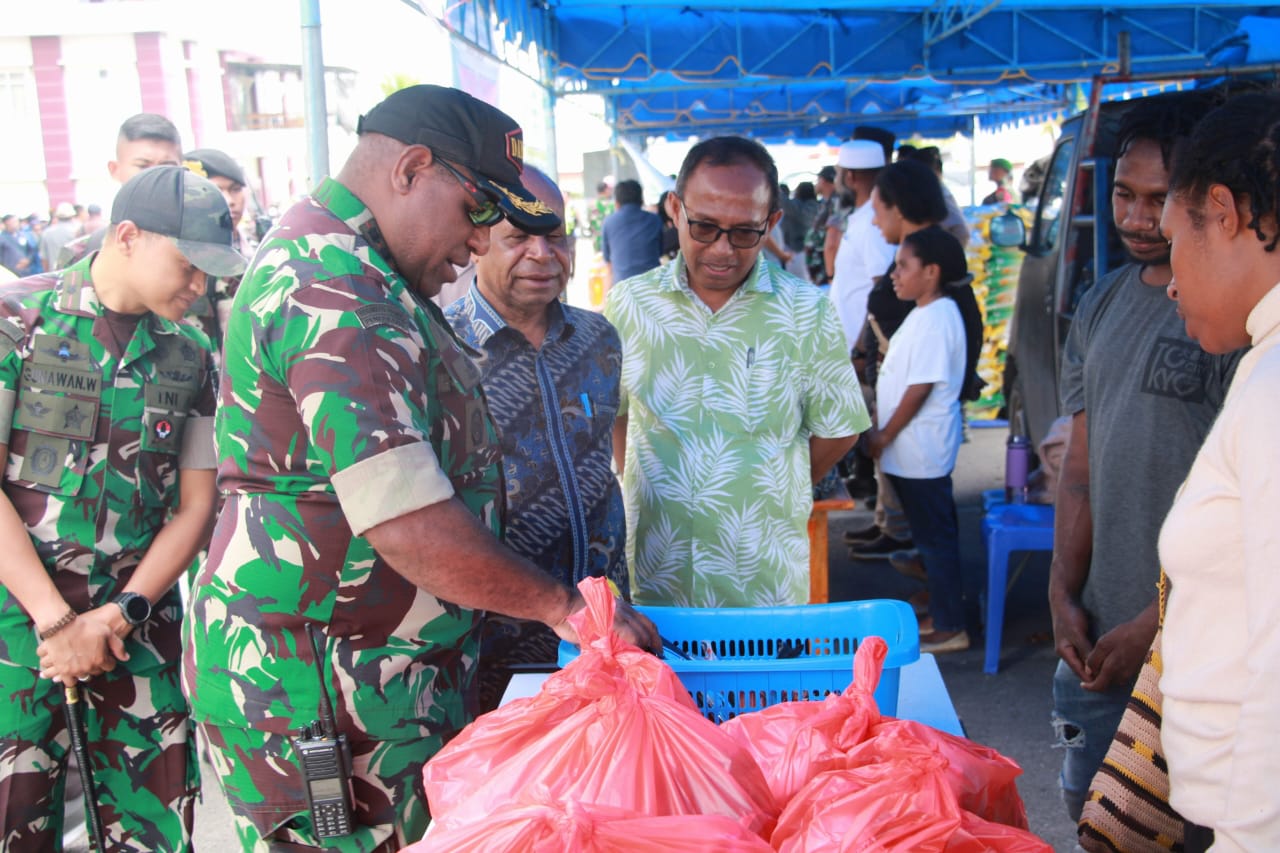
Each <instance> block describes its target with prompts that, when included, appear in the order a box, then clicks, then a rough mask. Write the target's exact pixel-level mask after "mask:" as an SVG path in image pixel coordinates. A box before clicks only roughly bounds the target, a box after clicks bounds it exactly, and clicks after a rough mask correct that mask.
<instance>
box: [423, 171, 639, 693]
mask: <svg viewBox="0 0 1280 853" xmlns="http://www.w3.org/2000/svg"><path fill="white" fill-rule="evenodd" d="M522 181H523V183H524V185H525V187H527V188H528V189H529V191H530V192H532V193H533V194H534V195H535V196H537V197H538V199H539V200H541V201H542V202H544V203H545V204H547V205H548V206H550V207H551V208H552V209H553V210H555V212H556V215H557V216H559V217H560V218H561V221H563V220H564V200H563V197H562V196H561V194H560V190H559V188H558V187H557V186H556V185H555V184H554V183H553V182H552V181H551V179H550V178H548V177H547V176H546V175H544V174H542V173H541V172H539V171H538V170H536V169H534V168H533V167H531V166H525V169H524V174H523V176H522ZM572 251H573V250H572V242H571V240H570V238H568V237H567V236H566V235H565V232H564V228H563V226H561V228H559V229H557V230H556V231H554V232H552V233H551V234H549V235H547V236H545V237H539V236H535V235H533V234H529V233H527V232H525V231H522V230H521V229H519V228H517V227H516V226H515V225H513V224H512V223H511V222H510V221H507V220H504V221H502V222H500V223H498V224H497V225H495V226H493V228H492V229H491V231H490V246H489V251H488V252H487V253H486V254H485V255H483V256H479V257H476V258H475V259H474V260H475V265H476V279H475V283H474V284H472V286H471V289H470V290H469V291H468V292H467V294H466V295H465V296H463V297H462V298H461V299H459V300H458V301H457V302H454V303H453V304H452V305H450V306H449V307H448V309H446V311H445V316H446V317H448V319H449V322H450V323H451V324H452V325H453V328H454V330H455V331H457V333H458V336H459V337H460V338H462V340H464V341H465V342H467V343H468V344H470V345H471V346H473V347H475V348H476V349H478V350H480V351H481V352H483V353H484V355H485V358H484V361H483V363H482V365H481V367H482V370H483V384H484V391H485V396H486V397H487V398H488V402H489V408H490V411H491V413H492V415H493V419H494V422H495V423H496V425H497V427H498V433H499V438H500V440H501V443H502V455H503V476H504V477H505V480H506V498H507V517H506V535H505V537H504V541H505V542H506V544H507V545H508V546H510V547H511V549H512V550H514V551H515V552H516V553H518V554H520V555H522V556H524V557H527V558H528V559H529V560H530V561H532V562H533V563H534V564H535V565H537V566H540V567H541V568H542V569H543V570H545V571H546V572H548V573H549V574H551V575H552V576H554V577H556V578H558V579H559V580H561V581H563V582H565V583H569V584H577V582H578V581H580V580H582V579H583V578H584V577H588V576H592V575H595V576H600V575H603V576H605V577H608V578H609V579H611V580H612V581H613V582H614V583H615V584H616V585H617V586H618V589H619V590H620V591H622V592H623V594H624V595H626V591H627V583H628V581H627V566H626V557H625V545H626V518H625V516H624V514H623V507H622V494H621V490H620V489H619V486H618V481H617V478H616V477H615V476H614V474H613V471H612V469H611V467H610V461H611V459H612V455H613V437H612V431H613V418H614V414H615V413H616V412H617V410H618V381H619V375H620V371H621V369H622V347H621V343H620V341H619V339H618V333H617V331H615V330H614V328H613V326H612V325H610V324H609V321H608V320H606V319H604V317H602V316H601V315H599V314H596V313H594V312H591V311H583V310H580V309H577V308H572V307H570V306H568V305H565V304H563V303H562V302H561V301H560V294H561V293H562V292H563V290H564V287H565V284H566V283H567V282H568V280H569V275H570V272H571V270H572V265H573V256H572ZM558 642H559V641H558V639H557V638H556V636H555V634H554V633H552V632H551V630H550V629H548V628H547V627H546V626H544V625H542V624H540V623H536V622H523V621H518V620H511V619H508V618H506V617H501V616H494V615H492V614H490V615H489V616H488V617H486V622H485V627H484V633H483V634H482V637H481V652H480V700H481V703H482V707H483V708H484V710H489V709H491V708H494V707H496V706H497V704H498V701H499V699H500V698H501V696H502V691H503V690H504V689H505V687H506V683H507V680H508V677H509V675H510V667H511V665H513V664H531V663H553V662H554V661H555V660H556V647H557V644H558Z"/></svg>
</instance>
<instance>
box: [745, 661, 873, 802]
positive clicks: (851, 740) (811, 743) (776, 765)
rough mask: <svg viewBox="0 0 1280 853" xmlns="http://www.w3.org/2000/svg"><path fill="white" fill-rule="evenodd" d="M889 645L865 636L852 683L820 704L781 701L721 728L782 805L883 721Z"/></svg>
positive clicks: (835, 765)
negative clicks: (880, 697) (881, 694)
mask: <svg viewBox="0 0 1280 853" xmlns="http://www.w3.org/2000/svg"><path fill="white" fill-rule="evenodd" d="M888 653H889V646H888V644H887V643H885V641H884V640H882V639H881V638H880V637H867V638H866V639H864V640H863V641H862V642H861V643H860V644H859V645H858V650H857V652H856V653H855V654H854V657H853V683H851V684H850V685H849V686H848V687H847V688H845V690H844V692H843V693H839V694H834V695H831V696H828V697H827V698H826V699H824V700H822V701H821V702H813V701H808V702H803V701H802V702H782V703H779V704H777V705H771V706H769V707H768V708H762V709H761V710H759V711H755V712H753V713H750V714H743V715H742V716H740V717H734V718H733V719H732V720H728V721H726V722H724V723H722V724H721V726H720V729H721V731H724V732H728V734H729V735H730V736H731V737H732V738H733V739H734V740H736V741H737V742H738V743H740V744H741V745H742V746H743V748H745V749H746V750H747V752H749V753H750V754H751V756H752V757H753V758H755V760H756V763H757V764H759V765H760V769H761V770H763V771H764V777H765V779H766V780H768V782H769V788H770V789H771V790H772V791H773V795H774V797H776V798H777V800H778V802H779V803H786V802H787V801H788V800H790V799H791V798H792V797H793V796H794V795H795V793H796V792H797V791H799V790H800V789H801V788H802V787H804V785H805V784H806V783H807V782H808V781H809V780H810V779H812V778H813V777H815V776H817V775H818V774H819V773H822V772H824V771H827V770H832V769H834V768H836V767H840V766H843V761H844V756H845V753H847V752H848V751H849V750H851V749H853V748H854V747H856V746H857V745H858V744H860V743H862V742H863V741H864V740H866V739H867V737H868V736H869V735H870V733H871V728H872V726H874V725H875V724H876V723H878V722H879V721H880V709H879V708H878V707H877V706H876V700H875V692H876V687H877V686H879V684H880V673H881V671H882V670H883V669H884V659H885V656H886V655H888Z"/></svg>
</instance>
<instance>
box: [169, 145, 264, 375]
mask: <svg viewBox="0 0 1280 853" xmlns="http://www.w3.org/2000/svg"><path fill="white" fill-rule="evenodd" d="M182 164H183V165H184V166H186V167H187V168H188V169H190V170H191V171H193V172H195V173H196V174H197V175H199V176H200V177H202V178H208V179H209V182H210V183H212V184H213V185H214V186H215V187H217V188H218V189H220V190H222V197H223V198H224V199H226V201H227V207H229V208H230V209H231V223H232V228H233V229H234V230H233V237H232V240H233V241H234V242H233V243H232V246H233V247H234V248H235V250H236V251H237V252H239V253H240V254H241V255H244V257H245V258H246V259H248V257H249V255H250V252H249V249H248V247H247V246H245V245H244V240H243V238H242V237H241V236H240V229H239V224H240V219H241V217H243V216H244V208H245V194H246V193H247V192H248V189H247V185H246V184H245V177H244V170H243V169H241V168H240V164H239V163H237V162H236V161H235V160H232V159H231V157H230V155H228V154H226V153H225V152H222V151H219V150H218V149H216V148H197V149H196V150H194V151H188V152H187V153H186V154H183V155H182ZM238 287H240V276H238V275H237V276H231V277H228V278H211V279H210V280H209V288H208V292H207V293H205V295H204V296H202V297H200V299H198V300H196V302H195V304H194V305H192V306H191V310H190V311H189V312H188V314H187V316H188V319H189V320H190V321H192V322H194V323H195V324H196V325H197V326H199V327H200V329H201V330H202V331H203V332H204V333H205V334H206V335H208V336H209V340H211V341H213V363H214V364H215V365H216V366H217V368H218V370H219V371H221V370H222V337H223V334H222V330H223V329H225V328H226V327H227V319H228V318H229V317H230V316H231V301H232V300H233V299H234V298H235V295H236V289H237V288H238Z"/></svg>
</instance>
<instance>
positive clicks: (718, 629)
mask: <svg viewBox="0 0 1280 853" xmlns="http://www.w3.org/2000/svg"><path fill="white" fill-rule="evenodd" d="M636 609H637V610H639V611H640V612H641V613H643V614H645V615H646V616H648V617H649V618H650V619H652V620H653V622H654V624H655V625H657V626H658V630H659V632H661V634H662V636H663V638H664V639H666V640H668V641H670V644H671V646H673V647H674V649H675V650H676V651H677V652H679V653H682V654H685V655H687V656H688V657H689V658H690V660H683V659H681V658H679V657H677V656H676V655H675V654H673V653H672V652H670V651H668V652H667V654H666V656H665V661H666V663H668V664H670V666H671V668H672V669H673V670H675V672H676V675H678V676H679V677H680V680H681V682H683V683H684V686H685V687H686V688H688V690H689V693H690V695H691V696H692V697H693V701H694V704H696V705H697V706H698V710H700V711H702V713H703V715H704V716H706V718H707V719H709V720H711V721H712V722H716V723H719V722H723V721H725V720H728V719H731V718H733V717H736V716H737V715H739V714H745V713H749V712H751V711H758V710H760V709H761V708H766V707H768V706H770V705H776V704H778V703H779V702H794V701H802V700H821V699H823V698H825V697H826V696H828V695H830V694H831V693H839V692H841V691H843V690H844V689H845V688H846V687H848V686H849V684H850V682H852V681H853V654H854V652H855V651H856V650H857V648H858V641H859V640H861V639H862V638H863V637H870V636H878V637H882V638H883V639H884V641H885V642H886V643H888V645H889V653H888V655H887V656H886V657H885V661H884V673H883V674H882V675H881V677H880V685H879V687H878V688H877V689H876V694H875V696H876V704H877V705H878V706H879V707H880V712H881V713H882V714H888V715H897V712H898V680H899V669H900V668H901V667H903V666H906V665H907V664H909V663H912V662H914V661H916V660H918V659H919V657H920V633H919V629H918V627H917V623H916V617H915V613H914V612H913V611H912V609H911V606H910V605H908V604H907V603H906V602H905V601H897V600H893V599H875V600H871V601H841V602H837V603H834V604H805V605H800V606H796V607H728V608H690V607H637V608H636ZM577 656H578V648H577V647H576V646H574V645H572V644H570V643H563V642H562V643H561V644H560V655H559V663H560V665H561V666H565V665H566V664H567V663H569V661H571V660H573V659H574V658H576V657H577Z"/></svg>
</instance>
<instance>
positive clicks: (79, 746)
mask: <svg viewBox="0 0 1280 853" xmlns="http://www.w3.org/2000/svg"><path fill="white" fill-rule="evenodd" d="M66 693H67V702H66V704H65V705H63V706H62V711H63V713H65V714H66V716H67V732H68V733H69V734H70V735H71V751H72V752H74V753H75V756H76V764H78V765H79V766H80V787H82V788H83V789H84V820H85V823H86V824H88V826H89V842H90V843H91V844H92V845H93V849H94V850H98V851H99V853H101V851H105V850H106V849H107V847H106V844H105V843H104V839H103V832H102V816H101V815H99V814H98V792H97V789H95V788H94V787H93V768H92V767H90V766H89V745H88V743H87V742H86V737H85V729H84V702H83V701H82V700H81V696H80V685H78V684H76V685H72V686H71V687H67V688H66Z"/></svg>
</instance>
